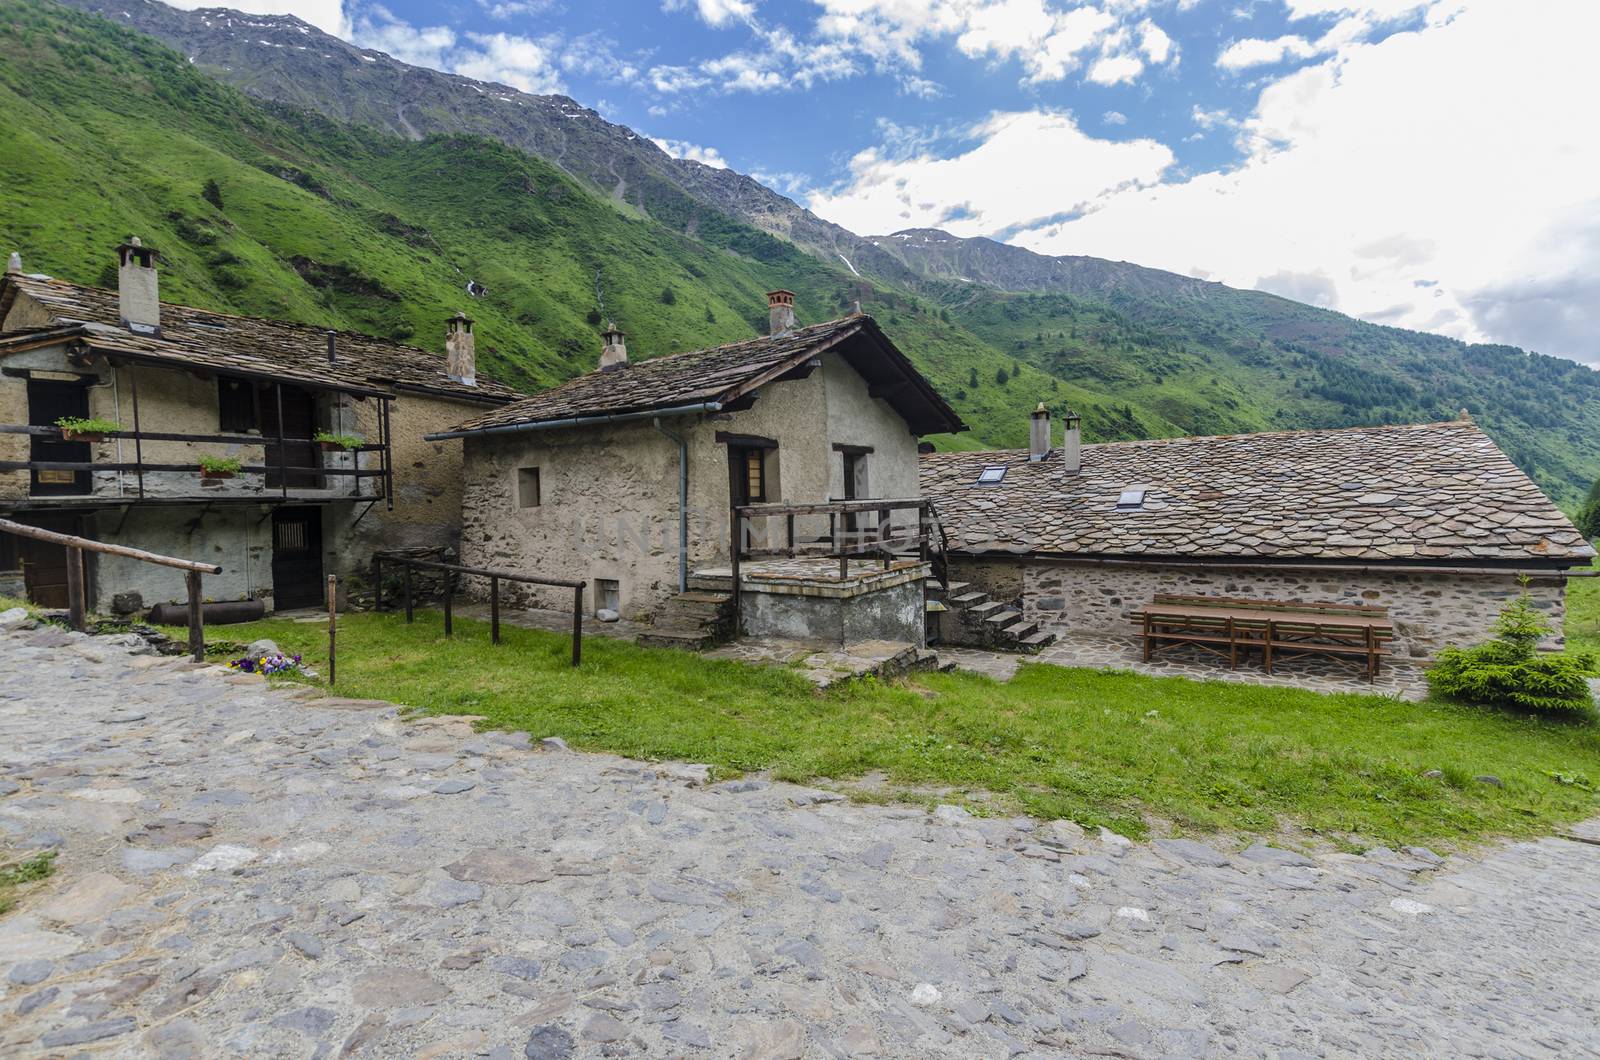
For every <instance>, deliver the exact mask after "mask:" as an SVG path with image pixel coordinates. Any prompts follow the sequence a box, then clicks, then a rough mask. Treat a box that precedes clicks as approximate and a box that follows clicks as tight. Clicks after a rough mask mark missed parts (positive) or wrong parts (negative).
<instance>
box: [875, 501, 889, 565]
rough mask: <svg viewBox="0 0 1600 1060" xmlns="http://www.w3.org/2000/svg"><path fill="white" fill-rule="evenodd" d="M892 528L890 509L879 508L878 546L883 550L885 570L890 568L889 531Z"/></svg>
mask: <svg viewBox="0 0 1600 1060" xmlns="http://www.w3.org/2000/svg"><path fill="white" fill-rule="evenodd" d="M891 529H892V527H891V526H890V525H889V509H887V508H881V509H879V510H878V547H879V548H880V549H881V550H882V555H883V569H884V570H888V569H889V531H890V530H891Z"/></svg>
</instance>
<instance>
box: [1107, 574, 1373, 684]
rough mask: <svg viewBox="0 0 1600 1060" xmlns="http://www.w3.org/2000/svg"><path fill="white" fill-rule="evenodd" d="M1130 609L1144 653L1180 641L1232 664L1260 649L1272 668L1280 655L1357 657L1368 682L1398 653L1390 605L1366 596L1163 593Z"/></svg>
mask: <svg viewBox="0 0 1600 1060" xmlns="http://www.w3.org/2000/svg"><path fill="white" fill-rule="evenodd" d="M1132 617H1133V620H1134V622H1135V623H1136V624H1137V625H1139V626H1140V628H1141V632H1142V634H1143V637H1144V657H1145V660H1146V661H1149V660H1150V659H1151V658H1152V657H1154V656H1155V655H1156V654H1158V653H1160V652H1161V651H1164V650H1169V649H1172V648H1177V647H1183V646H1189V647H1193V648H1198V649H1199V650H1201V651H1206V652H1210V653H1212V654H1214V655H1217V656H1218V657H1220V658H1226V659H1227V660H1228V665H1229V667H1230V668H1231V669H1237V668H1238V666H1239V656H1240V655H1241V654H1245V655H1248V654H1249V653H1250V652H1252V651H1259V652H1261V656H1262V664H1263V666H1264V667H1265V668H1266V671H1267V673H1272V672H1273V662H1274V660H1275V659H1295V658H1303V657H1305V656H1311V655H1320V656H1324V657H1327V658H1332V659H1338V658H1360V659H1362V660H1364V661H1365V663H1366V667H1367V680H1368V681H1369V682H1371V681H1373V680H1375V679H1376V678H1377V675H1378V673H1379V669H1380V667H1381V665H1382V660H1383V658H1384V656H1387V655H1392V654H1393V648H1392V642H1393V639H1394V626H1393V624H1392V623H1391V622H1390V621H1389V611H1388V608H1384V607H1373V606H1369V605H1365V604H1339V603H1306V602H1303V601H1298V600H1295V601H1280V600H1246V599H1235V598H1231V597H1220V596H1178V595H1173V594H1161V595H1158V596H1156V598H1155V599H1154V600H1153V601H1152V602H1151V603H1150V604H1148V605H1147V606H1145V607H1144V608H1142V609H1140V610H1137V611H1134V612H1133V613H1132Z"/></svg>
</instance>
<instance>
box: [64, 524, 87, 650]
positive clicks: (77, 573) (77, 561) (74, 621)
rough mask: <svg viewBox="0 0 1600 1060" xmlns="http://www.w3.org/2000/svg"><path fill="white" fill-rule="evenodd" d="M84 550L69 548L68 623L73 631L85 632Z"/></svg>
mask: <svg viewBox="0 0 1600 1060" xmlns="http://www.w3.org/2000/svg"><path fill="white" fill-rule="evenodd" d="M85 610H87V608H85V607H84V592H83V549H81V548H75V547H73V546H72V545H68V546H67V622H68V624H69V625H71V626H72V628H73V629H75V630H78V631H79V632H82V631H83V614H84V611H85Z"/></svg>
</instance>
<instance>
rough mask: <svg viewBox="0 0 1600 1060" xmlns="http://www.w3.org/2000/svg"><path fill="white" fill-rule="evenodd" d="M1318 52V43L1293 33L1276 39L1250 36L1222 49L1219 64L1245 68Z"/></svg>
mask: <svg viewBox="0 0 1600 1060" xmlns="http://www.w3.org/2000/svg"><path fill="white" fill-rule="evenodd" d="M1316 54H1317V47H1316V45H1314V44H1312V43H1311V42H1310V41H1308V40H1306V39H1305V38H1304V37H1299V36H1293V35H1291V36H1285V37H1278V38H1276V39H1274V40H1262V39H1260V38H1258V37H1249V38H1246V39H1244V40H1236V41H1234V42H1233V43H1232V44H1230V45H1228V46H1227V47H1226V48H1224V49H1222V52H1221V53H1220V54H1219V55H1218V56H1217V65H1218V66H1220V67H1222V68H1223V69H1224V70H1244V69H1247V68H1249V67H1252V66H1270V65H1272V64H1273V63H1281V62H1283V61H1284V60H1285V59H1309V58H1311V57H1312V56H1313V55H1316Z"/></svg>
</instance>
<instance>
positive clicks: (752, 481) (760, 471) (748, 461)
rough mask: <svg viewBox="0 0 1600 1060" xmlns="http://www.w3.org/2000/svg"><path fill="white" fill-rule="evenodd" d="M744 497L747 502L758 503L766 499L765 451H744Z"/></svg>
mask: <svg viewBox="0 0 1600 1060" xmlns="http://www.w3.org/2000/svg"><path fill="white" fill-rule="evenodd" d="M744 478H745V484H744V499H745V502H746V503H748V504H760V503H762V502H763V501H765V500H766V499H767V451H766V450H765V449H746V450H745V451H744Z"/></svg>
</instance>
